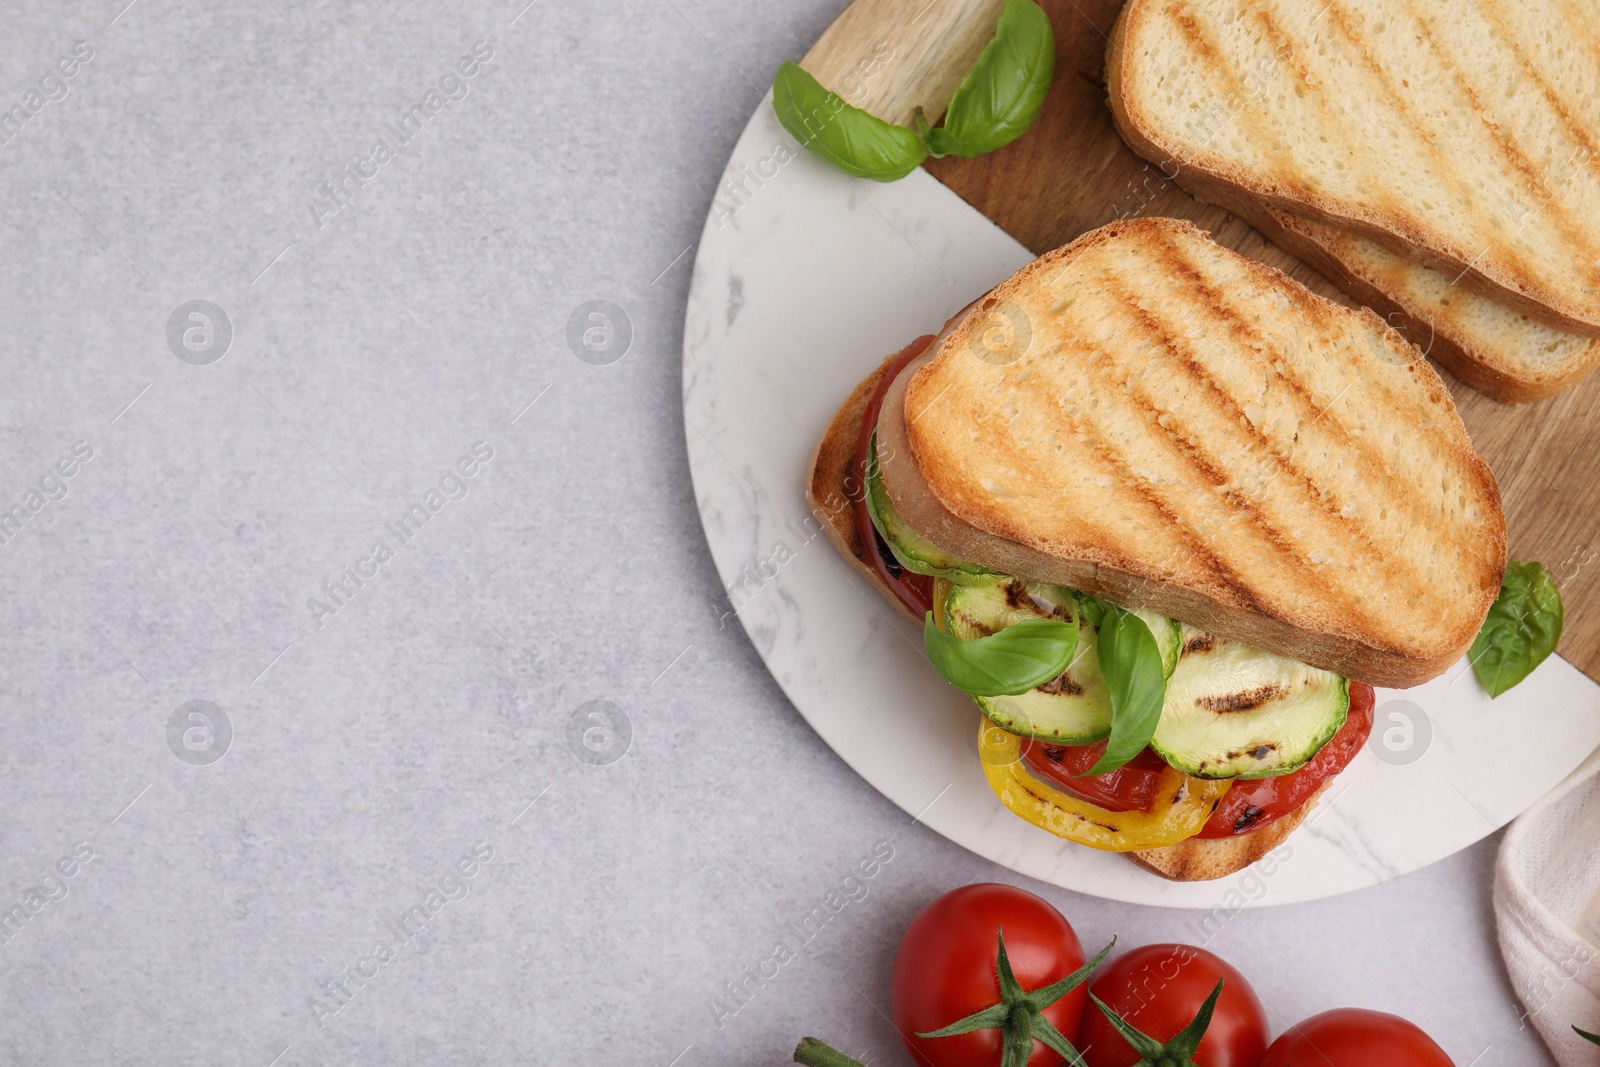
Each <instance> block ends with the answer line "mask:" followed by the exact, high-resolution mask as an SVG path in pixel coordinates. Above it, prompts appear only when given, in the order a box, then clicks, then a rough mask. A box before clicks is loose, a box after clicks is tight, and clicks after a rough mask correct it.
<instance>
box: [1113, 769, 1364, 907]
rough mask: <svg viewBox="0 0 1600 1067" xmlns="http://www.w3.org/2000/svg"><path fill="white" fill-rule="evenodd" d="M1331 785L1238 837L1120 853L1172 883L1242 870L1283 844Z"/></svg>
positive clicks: (1196, 839)
mask: <svg viewBox="0 0 1600 1067" xmlns="http://www.w3.org/2000/svg"><path fill="white" fill-rule="evenodd" d="M1332 784H1333V779H1332V778H1330V779H1328V780H1327V781H1326V782H1323V783H1322V788H1320V789H1318V790H1317V791H1316V792H1315V793H1313V794H1311V796H1310V798H1309V799H1307V800H1306V802H1305V803H1304V804H1302V805H1300V806H1299V807H1298V808H1296V809H1295V810H1294V811H1292V812H1290V813H1289V814H1288V815H1285V816H1283V817H1282V818H1280V819H1274V820H1273V821H1272V822H1269V823H1268V824H1267V825H1265V826H1263V827H1262V828H1261V829H1259V830H1252V831H1251V832H1249V833H1248V834H1240V835H1239V836H1238V837H1218V838H1201V837H1191V838H1189V839H1188V840H1187V841H1180V842H1178V843H1177V844H1176V845H1168V846H1166V847H1165V848H1147V849H1142V850H1140V851H1138V852H1125V853H1123V855H1125V856H1127V857H1128V858H1129V859H1130V860H1132V861H1133V862H1135V863H1137V864H1138V865H1139V866H1141V867H1143V868H1144V869H1145V870H1147V871H1153V872H1155V873H1156V874H1159V875H1160V876H1161V877H1163V878H1170V879H1172V880H1173V881H1174V882H1209V881H1211V880H1213V879H1216V878H1226V877H1227V876H1228V875H1230V874H1232V873H1233V872H1234V871H1242V870H1244V869H1245V868H1246V867H1248V866H1250V865H1251V864H1252V863H1255V862H1256V861H1257V860H1259V859H1261V858H1262V857H1263V856H1265V855H1266V854H1267V853H1269V852H1271V851H1272V850H1273V849H1275V848H1277V847H1278V846H1279V845H1281V844H1283V842H1284V841H1285V840H1287V839H1288V837H1289V835H1290V834H1292V833H1294V832H1295V831H1296V830H1297V829H1299V828H1300V824H1301V823H1303V822H1305V821H1306V818H1307V817H1308V816H1310V814H1311V812H1312V809H1314V808H1315V807H1316V806H1317V801H1319V800H1321V799H1322V794H1324V793H1326V792H1327V791H1328V786H1330V785H1332Z"/></svg>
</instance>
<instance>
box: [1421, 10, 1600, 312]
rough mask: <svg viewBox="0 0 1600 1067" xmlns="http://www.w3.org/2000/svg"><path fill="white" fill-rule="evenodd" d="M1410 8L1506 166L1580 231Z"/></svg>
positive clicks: (1571, 230)
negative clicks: (1503, 135) (1503, 133)
mask: <svg viewBox="0 0 1600 1067" xmlns="http://www.w3.org/2000/svg"><path fill="white" fill-rule="evenodd" d="M1407 10H1408V12H1409V13H1410V14H1411V16H1412V17H1413V18H1414V19H1416V20H1417V25H1418V26H1419V27H1421V29H1422V33H1423V36H1425V37H1426V38H1427V40H1428V44H1429V45H1430V46H1431V47H1432V49H1433V51H1434V53H1435V54H1436V55H1437V56H1438V57H1439V62H1440V64H1441V65H1443V66H1444V68H1445V70H1447V71H1448V72H1449V74H1450V79H1451V81H1453V82H1454V83H1455V84H1456V86H1457V88H1459V89H1460V91H1461V93H1462V95H1464V96H1465V97H1466V98H1467V102H1468V103H1469V104H1470V105H1471V111H1472V113H1473V114H1475V115H1476V116H1477V118H1478V122H1479V124H1480V125H1481V126H1482V128H1483V129H1484V131H1485V132H1486V133H1487V135H1488V140H1489V142H1490V143H1491V144H1493V145H1494V146H1495V150H1496V151H1497V152H1498V153H1499V154H1500V156H1501V157H1502V158H1503V159H1504V160H1505V162H1506V164H1507V166H1509V167H1510V168H1511V170H1513V171H1515V172H1516V173H1517V174H1519V175H1521V176H1522V185H1523V188H1524V189H1525V190H1527V192H1528V193H1530V194H1531V195H1532V196H1533V197H1534V198H1535V199H1536V200H1537V201H1538V202H1539V203H1540V204H1541V205H1542V206H1543V208H1544V209H1545V210H1546V211H1549V212H1551V213H1552V214H1554V215H1558V216H1560V218H1561V219H1562V220H1563V222H1562V226H1561V228H1562V229H1563V230H1564V231H1565V232H1566V234H1567V235H1575V234H1577V232H1578V227H1577V226H1575V225H1574V224H1573V221H1574V220H1573V218H1572V211H1571V209H1570V208H1569V207H1568V205H1567V204H1566V203H1565V202H1564V201H1562V202H1558V200H1557V191H1556V190H1555V189H1554V188H1551V187H1550V186H1548V185H1547V184H1546V183H1545V182H1544V181H1543V180H1542V179H1541V177H1540V171H1539V167H1538V166H1537V165H1535V163H1534V162H1533V160H1532V159H1530V158H1529V157H1528V154H1527V153H1526V152H1525V151H1523V149H1522V145H1521V144H1520V143H1518V142H1517V141H1515V140H1513V139H1512V138H1508V137H1502V136H1500V131H1499V128H1498V127H1497V126H1495V125H1494V123H1493V122H1492V121H1491V119H1490V111H1489V109H1488V108H1487V107H1485V106H1484V103H1483V98H1482V96H1481V95H1480V94H1479V92H1478V90H1477V89H1475V88H1474V87H1473V86H1472V83H1471V82H1469V81H1468V80H1467V74H1466V71H1465V70H1463V69H1462V66H1461V64H1460V63H1458V62H1457V61H1456V58H1455V56H1454V55H1453V54H1452V53H1450V52H1448V51H1446V50H1445V47H1444V42H1443V41H1442V40H1441V39H1440V38H1439V37H1438V35H1437V34H1435V33H1434V31H1433V26H1432V24H1431V23H1430V22H1429V21H1428V19H1427V18H1426V17H1425V16H1423V15H1422V13H1421V12H1420V10H1419V9H1417V8H1416V7H1415V6H1409V5H1408V8H1407ZM1513 47H1515V45H1513ZM1524 66H1527V64H1526V63H1524ZM1528 71H1529V73H1530V74H1532V76H1533V78H1534V80H1535V81H1536V82H1538V84H1539V85H1540V87H1541V88H1543V89H1545V90H1546V91H1548V86H1545V85H1544V80H1543V79H1542V78H1540V77H1539V75H1538V74H1537V72H1535V71H1533V70H1532V68H1531V67H1528ZM1556 111H1557V113H1558V114H1561V115H1564V114H1565V112H1564V109H1562V108H1560V107H1559V106H1558V107H1557V108H1556ZM1513 129H1514V127H1513ZM1572 266H1574V267H1576V268H1578V269H1579V270H1582V271H1583V272H1584V273H1585V274H1586V275H1587V277H1588V279H1589V280H1590V281H1591V282H1593V281H1594V280H1595V271H1594V268H1593V267H1592V266H1591V265H1589V264H1585V263H1583V262H1581V261H1579V262H1576V263H1573V264H1572Z"/></svg>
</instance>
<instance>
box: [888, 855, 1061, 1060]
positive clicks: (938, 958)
mask: <svg viewBox="0 0 1600 1067" xmlns="http://www.w3.org/2000/svg"><path fill="white" fill-rule="evenodd" d="M1001 931H1004V933H1005V938H1006V956H1007V958H1008V959H1010V961H1011V969H1012V970H1013V971H1014V972H1015V973H1016V976H1017V981H1018V983H1020V984H1021V986H1022V988H1023V989H1024V990H1026V991H1028V992H1032V991H1033V990H1035V989H1038V988H1040V987H1041V986H1047V985H1049V984H1050V983H1051V982H1054V981H1057V980H1059V979H1062V978H1065V977H1066V976H1067V975H1069V974H1071V973H1072V972H1073V971H1075V970H1077V969H1078V968H1079V967H1081V966H1083V959H1084V957H1083V946H1082V945H1080V944H1079V943H1078V935H1077V934H1076V933H1074V932H1073V930H1072V926H1071V925H1070V924H1069V923H1068V922H1067V920H1066V919H1065V918H1063V917H1062V915H1061V913H1060V912H1059V911H1057V910H1056V909H1055V908H1054V907H1053V906H1052V905H1051V904H1050V902H1049V901H1047V900H1044V899H1042V898H1040V897H1036V896H1034V895H1033V894H1032V893H1029V892H1026V891H1024V890H1021V889H1017V888H1015V887H1013V886H1009V885H996V884H993V883H980V884H978V885H969V886H963V887H962V888H960V889H956V890H953V891H951V892H949V893H946V894H945V895H944V896H942V897H940V898H939V899H937V900H935V901H934V902H933V903H932V904H929V905H928V906H927V907H926V908H923V909H922V912H921V914H919V915H918V916H917V917H916V918H915V919H913V920H911V925H910V926H908V927H907V928H906V932H905V935H904V936H903V937H901V939H900V949H899V951H898V952H896V953H895V957H894V985H893V992H892V993H891V998H890V999H891V1004H892V1005H893V1007H892V1011H893V1014H894V1025H895V1028H896V1029H898V1030H899V1031H900V1035H901V1037H902V1038H903V1039H904V1040H905V1043H906V1049H907V1051H909V1052H910V1053H911V1058H912V1059H913V1060H914V1061H915V1062H917V1063H919V1064H922V1065H923V1067H999V1063H1000V1044H1001V1036H1000V1031H999V1030H974V1031H973V1032H972V1033H969V1034H961V1035H958V1036H956V1037H917V1036H916V1035H917V1034H919V1033H927V1032H928V1031H931V1030H938V1029H940V1028H941V1027H944V1026H948V1025H950V1024H951V1023H953V1022H955V1021H956V1020H958V1019H964V1018H966V1017H967V1016H968V1015H971V1014H973V1013H974V1012H978V1011H982V1010H983V1009H984V1008H987V1007H989V1006H991V1005H993V1004H997V1003H999V1001H1000V982H999V979H998V978H996V977H995V964H996V961H997V960H998V959H999V940H998V936H997V935H998V933H999V932H1001ZM1085 999H1086V994H1085V992H1084V987H1083V986H1081V985H1080V986H1078V988H1076V989H1074V990H1072V991H1071V992H1069V993H1067V994H1066V995H1065V996H1063V997H1062V998H1061V999H1060V1000H1058V1001H1056V1002H1055V1003H1054V1004H1052V1005H1051V1006H1050V1007H1048V1008H1045V1009H1044V1011H1043V1013H1042V1014H1043V1015H1044V1017H1045V1018H1047V1019H1049V1020H1050V1022H1052V1023H1053V1024H1055V1027H1056V1029H1057V1030H1060V1031H1061V1033H1062V1034H1063V1035H1065V1036H1066V1038H1067V1040H1069V1041H1070V1040H1072V1035H1073V1034H1074V1033H1075V1032H1077V1029H1078V1021H1079V1019H1080V1018H1081V1017H1082V1015H1083V1005H1084V1002H1085ZM1061 1062H1062V1060H1061V1057H1060V1056H1059V1055H1057V1054H1056V1053H1055V1052H1053V1051H1052V1050H1050V1049H1049V1048H1047V1047H1045V1046H1044V1045H1042V1044H1040V1043H1039V1042H1038V1041H1035V1042H1034V1045H1033V1055H1032V1056H1030V1057H1029V1058H1028V1067H1055V1065H1057V1064H1060V1063H1061Z"/></svg>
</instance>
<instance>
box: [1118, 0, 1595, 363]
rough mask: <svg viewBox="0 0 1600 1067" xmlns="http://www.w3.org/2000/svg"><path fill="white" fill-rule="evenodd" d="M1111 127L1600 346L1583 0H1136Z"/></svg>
mask: <svg viewBox="0 0 1600 1067" xmlns="http://www.w3.org/2000/svg"><path fill="white" fill-rule="evenodd" d="M1106 81H1107V87H1108V91H1109V96H1110V104H1111V109H1112V114H1113V116H1114V118H1115V120H1116V123H1117V127H1118V129H1119V130H1120V131H1121V133H1122V135H1123V137H1124V138H1125V139H1126V140H1127V142H1128V143H1129V144H1130V145H1131V146H1132V147H1133V149H1134V150H1135V151H1136V152H1138V153H1139V154H1140V155H1142V156H1144V157H1146V158H1147V159H1151V160H1155V161H1160V162H1162V163H1164V164H1165V165H1168V166H1176V167H1177V168H1178V177H1177V181H1178V182H1179V184H1181V185H1183V186H1184V187H1185V188H1187V189H1188V190H1189V191H1190V192H1192V193H1193V194H1194V195H1196V196H1197V197H1199V198H1200V199H1202V200H1206V201H1209V202H1213V203H1223V204H1226V203H1227V202H1228V200H1229V199H1230V197H1232V198H1240V197H1243V198H1248V199H1250V200H1254V201H1260V202H1261V203H1263V204H1266V205H1268V206H1272V207H1277V208H1281V209H1283V210H1284V211H1287V212H1291V213H1293V214H1295V215H1299V216H1302V217H1305V218H1308V219H1310V220H1312V221H1314V222H1321V223H1326V224H1329V225H1332V226H1335V227H1337V228H1339V229H1341V230H1346V231H1349V232H1351V233H1354V234H1357V235H1360V236H1362V237H1365V238H1367V239H1369V240H1371V241H1373V242H1375V243H1377V244H1379V245H1381V246H1382V247H1384V248H1386V249H1388V250H1389V251H1391V252H1393V253H1395V254H1396V255H1398V256H1401V257H1403V258H1405V259H1409V260H1412V261H1414V262H1417V263H1420V264H1423V265H1425V266H1429V267H1432V268H1434V269H1436V270H1438V271H1440V272H1442V273H1443V274H1444V275H1446V276H1447V277H1448V278H1451V279H1459V284H1462V285H1466V286H1468V287H1470V288H1473V289H1475V290H1477V291H1478V292H1480V293H1482V294H1484V295H1486V296H1489V297H1491V298H1493V299H1495V300H1497V301H1499V302H1500V303H1502V304H1505V305H1507V306H1508V307H1510V308H1511V309H1513V310H1515V311H1517V312H1519V313H1521V314H1524V315H1526V316H1528V317H1529V318H1532V319H1535V320H1537V321H1540V322H1543V323H1546V324H1548V325H1550V326H1553V327H1556V328H1558V329H1561V330H1565V331H1568V332H1572V333H1578V334H1582V335H1585V336H1600V128H1597V127H1600V22H1597V21H1596V19H1595V18H1594V17H1593V12H1592V11H1591V10H1589V9H1588V8H1586V7H1585V6H1584V5H1581V4H1579V3H1576V2H1575V0H1463V2H1461V3H1454V4H1448V5H1440V4H1425V3H1419V2H1416V0H1411V2H1403V3H1396V2H1395V0H1129V3H1128V4H1127V6H1126V7H1125V8H1124V9H1123V11H1122V14H1121V16H1120V17H1119V19H1118V21H1117V24H1116V27H1115V29H1114V30H1113V33H1112V36H1111V43H1110V48H1109V52H1108V55H1107V65H1106Z"/></svg>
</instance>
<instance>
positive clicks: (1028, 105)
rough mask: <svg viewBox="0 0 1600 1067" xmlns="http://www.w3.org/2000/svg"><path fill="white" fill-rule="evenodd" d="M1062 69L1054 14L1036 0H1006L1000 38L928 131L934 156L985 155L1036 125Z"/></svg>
mask: <svg viewBox="0 0 1600 1067" xmlns="http://www.w3.org/2000/svg"><path fill="white" fill-rule="evenodd" d="M1055 70H1056V38H1055V34H1054V33H1052V32H1051V31H1050V16H1049V15H1046V14H1045V13H1044V8H1042V7H1040V6H1039V5H1038V4H1036V3H1034V2H1033V0H1006V6H1005V10H1004V11H1002V12H1001V13H1000V22H999V24H998V25H996V26H995V30H994V38H993V40H991V41H990V42H989V43H988V45H986V46H985V47H984V49H983V54H982V55H980V56H979V57H978V62H977V63H976V64H975V65H974V66H973V68H972V70H970V71H969V72H968V73H967V76H966V77H965V78H964V79H962V82H961V85H960V86H959V87H958V88H957V89H956V94H955V96H953V97H951V98H950V106H949V107H948V108H946V109H945V113H944V125H943V126H940V127H939V128H937V129H934V130H930V131H929V132H928V152H929V153H930V154H931V155H934V156H967V157H971V156H981V155H983V154H984V153H985V152H993V151H994V150H995V149H996V148H1000V147H1002V146H1003V145H1008V144H1010V143H1011V142H1012V141H1014V140H1016V139H1017V138H1018V137H1020V136H1021V135H1022V133H1023V131H1025V130H1027V128H1028V127H1029V126H1032V125H1033V120H1034V119H1035V118H1037V117H1038V116H1039V108H1040V107H1041V106H1042V105H1043V104H1044V97H1045V94H1046V93H1047V92H1049V91H1050V79H1051V78H1052V77H1053V76H1054V75H1055Z"/></svg>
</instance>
